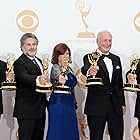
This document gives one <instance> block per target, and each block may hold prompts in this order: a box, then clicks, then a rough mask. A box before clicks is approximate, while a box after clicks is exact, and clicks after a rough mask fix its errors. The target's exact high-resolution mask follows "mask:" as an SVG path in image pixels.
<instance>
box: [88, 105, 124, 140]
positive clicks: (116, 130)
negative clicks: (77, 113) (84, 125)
mask: <svg viewBox="0 0 140 140" xmlns="http://www.w3.org/2000/svg"><path fill="white" fill-rule="evenodd" d="M87 121H88V126H89V132H90V140H103V134H104V129H105V125H106V122H107V125H108V131H109V135H110V140H123V129H124V126H123V115H118V114H116V113H114V111H113V108H112V107H111V108H110V109H109V111H108V112H107V113H106V116H92V115H87Z"/></svg>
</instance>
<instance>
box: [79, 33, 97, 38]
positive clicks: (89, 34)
mask: <svg viewBox="0 0 140 140" xmlns="http://www.w3.org/2000/svg"><path fill="white" fill-rule="evenodd" d="M78 37H79V38H94V37H95V34H94V33H92V32H80V33H78Z"/></svg>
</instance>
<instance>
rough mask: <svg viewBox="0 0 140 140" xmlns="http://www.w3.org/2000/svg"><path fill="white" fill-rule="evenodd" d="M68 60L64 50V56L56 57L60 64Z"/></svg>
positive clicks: (67, 53) (68, 56)
mask: <svg viewBox="0 0 140 140" xmlns="http://www.w3.org/2000/svg"><path fill="white" fill-rule="evenodd" d="M69 58H70V54H69V51H68V50H66V52H65V53H64V54H62V55H59V56H58V63H59V64H61V62H63V61H65V60H66V61H67V60H68V61H69Z"/></svg>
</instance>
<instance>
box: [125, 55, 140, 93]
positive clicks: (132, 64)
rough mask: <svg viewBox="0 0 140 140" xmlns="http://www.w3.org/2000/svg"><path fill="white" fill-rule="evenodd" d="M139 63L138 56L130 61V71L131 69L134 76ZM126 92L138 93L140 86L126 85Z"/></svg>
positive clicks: (134, 56) (133, 56)
mask: <svg viewBox="0 0 140 140" xmlns="http://www.w3.org/2000/svg"><path fill="white" fill-rule="evenodd" d="M139 61H140V58H139V57H138V56H137V55H136V54H133V55H132V58H131V60H130V69H131V73H132V74H135V71H136V69H137V65H138V63H139ZM124 90H125V91H131V92H137V91H140V85H139V84H135V83H126V84H124Z"/></svg>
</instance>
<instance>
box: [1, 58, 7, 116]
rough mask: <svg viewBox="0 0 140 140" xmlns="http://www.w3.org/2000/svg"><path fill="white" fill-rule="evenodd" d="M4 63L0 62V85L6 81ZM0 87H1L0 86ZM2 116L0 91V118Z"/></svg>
mask: <svg viewBox="0 0 140 140" xmlns="http://www.w3.org/2000/svg"><path fill="white" fill-rule="evenodd" d="M5 73H6V63H5V62H4V61H2V60H0V84H2V82H3V81H5V80H6V74H5ZM0 86H1V85H0ZM1 114H3V104H2V91H1V90H0V117H1Z"/></svg>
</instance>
